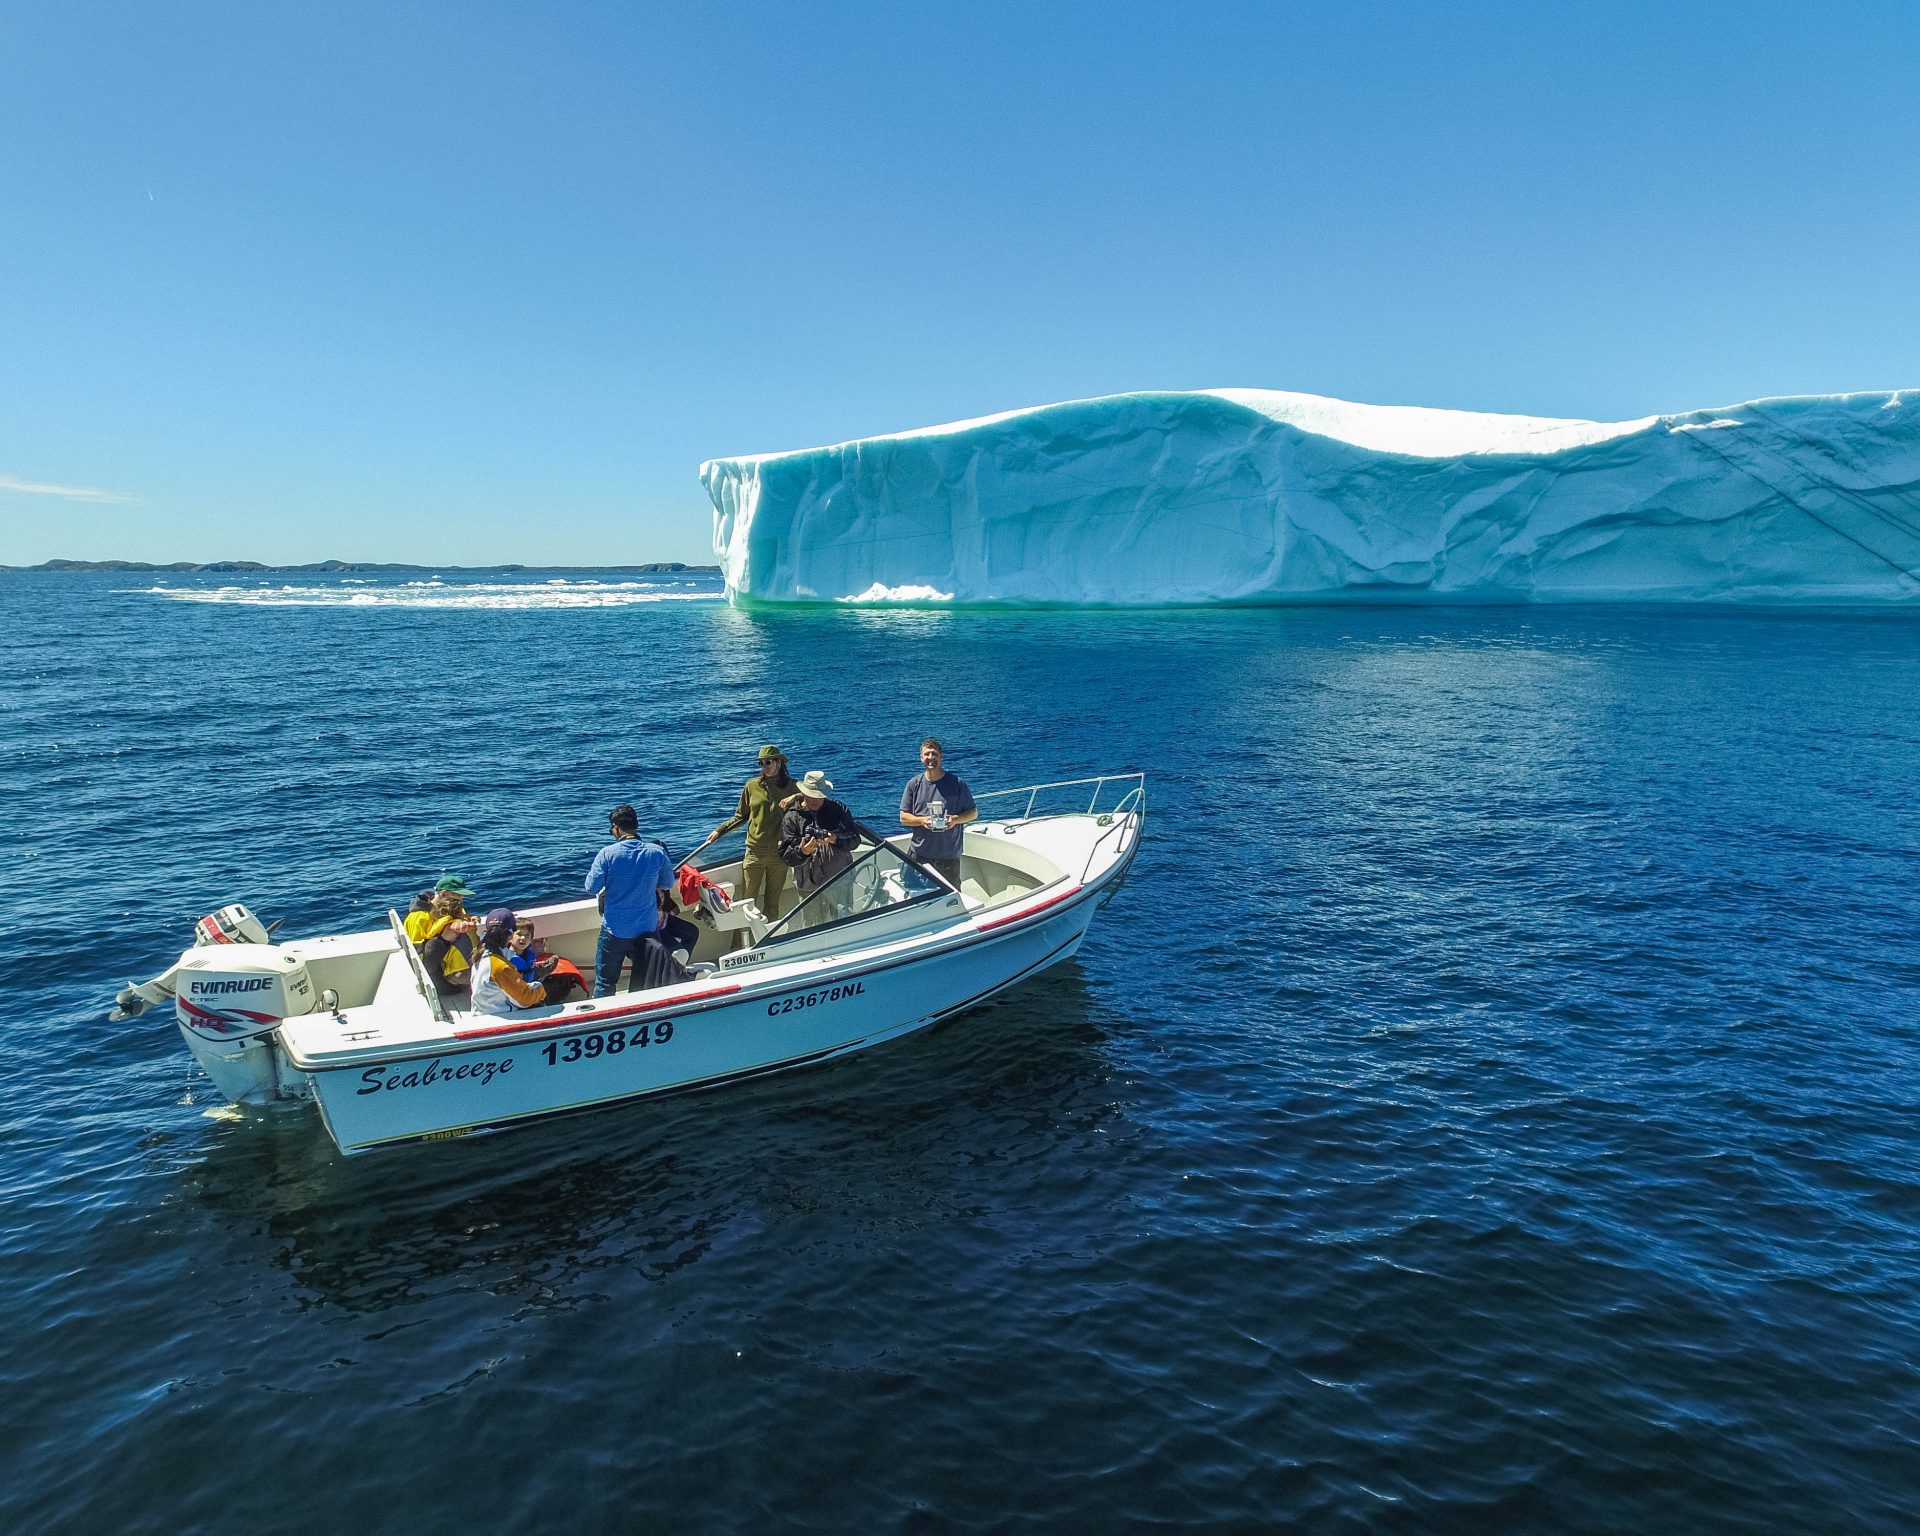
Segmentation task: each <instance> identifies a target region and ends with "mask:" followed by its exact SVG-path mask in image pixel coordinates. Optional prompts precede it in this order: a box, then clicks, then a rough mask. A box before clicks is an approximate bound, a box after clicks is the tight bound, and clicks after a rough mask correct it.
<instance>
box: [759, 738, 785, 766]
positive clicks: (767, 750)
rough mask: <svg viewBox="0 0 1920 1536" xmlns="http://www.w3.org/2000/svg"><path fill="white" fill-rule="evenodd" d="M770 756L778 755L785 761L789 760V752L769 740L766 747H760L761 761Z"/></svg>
mask: <svg viewBox="0 0 1920 1536" xmlns="http://www.w3.org/2000/svg"><path fill="white" fill-rule="evenodd" d="M770 757H777V758H779V759H780V761H781V762H783V763H784V762H785V761H786V760H787V754H786V753H784V752H782V751H781V750H780V749H779V748H778V747H776V746H775V745H774V744H773V743H772V742H768V743H767V744H766V745H765V746H764V747H762V748H761V749H760V761H761V762H763V763H764V762H765V761H766V760H767V759H768V758H770Z"/></svg>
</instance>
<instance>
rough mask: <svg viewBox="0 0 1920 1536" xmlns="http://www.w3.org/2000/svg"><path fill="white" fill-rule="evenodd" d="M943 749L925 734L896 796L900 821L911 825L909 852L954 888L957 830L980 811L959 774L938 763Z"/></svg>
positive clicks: (957, 871)
mask: <svg viewBox="0 0 1920 1536" xmlns="http://www.w3.org/2000/svg"><path fill="white" fill-rule="evenodd" d="M945 757H946V753H945V752H944V751H943V750H942V749H941V746H940V743H939V742H937V741H935V740H934V739H933V737H931V736H929V737H928V738H927V739H926V740H925V741H923V742H921V743H920V766H921V767H922V768H923V769H925V770H926V771H925V772H924V773H917V774H915V775H914V776H913V777H912V778H910V779H908V780H907V787H906V790H905V791H904V792H903V793H902V794H901V796H900V825H901V826H903V827H911V828H913V838H912V840H911V843H910V846H911V848H912V850H913V856H914V857H915V858H916V859H918V860H919V861H920V862H921V863H922V864H925V865H926V866H927V867H928V868H929V869H932V870H933V871H935V873H937V874H938V875H939V876H940V878H941V879H942V880H944V881H946V882H947V884H948V885H950V886H952V887H953V888H954V889H955V890H956V891H957V890H959V889H960V844H961V840H962V838H963V837H964V836H965V834H964V833H963V832H962V831H961V830H960V829H961V828H962V827H964V826H965V825H966V824H967V823H968V822H970V821H972V820H973V819H974V817H976V816H978V815H979V814H980V813H979V812H978V811H977V810H975V809H974V805H973V796H972V794H971V793H969V791H968V789H967V786H966V785H965V784H964V783H962V782H961V780H960V775H959V774H957V773H948V772H947V771H946V770H945V769H944V768H942V767H941V766H940V765H941V763H942V761H943V760H944V759H945Z"/></svg>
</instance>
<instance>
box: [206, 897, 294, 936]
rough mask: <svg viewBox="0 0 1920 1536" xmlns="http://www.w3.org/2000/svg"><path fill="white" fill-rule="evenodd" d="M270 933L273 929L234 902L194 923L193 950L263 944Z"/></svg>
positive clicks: (276, 925)
mask: <svg viewBox="0 0 1920 1536" xmlns="http://www.w3.org/2000/svg"><path fill="white" fill-rule="evenodd" d="M274 926H275V927H278V926H279V925H278V924H275V925H274ZM272 932H273V929H271V928H269V927H268V926H267V925H266V924H265V923H263V922H261V921H260V919H259V918H257V917H255V916H254V915H253V913H252V912H250V911H249V910H248V909H247V908H245V907H243V906H241V905H240V903H239V902H237V901H236V902H234V903H233V905H231V906H227V907H222V908H221V909H220V910H219V911H218V912H209V913H208V914H207V915H206V916H205V917H203V918H201V919H200V921H199V922H197V923H195V924H194V925H193V942H194V947H195V948H198V947H199V946H201V945H203V944H265V943H267V942H268V937H269V935H270V934H271V933H272Z"/></svg>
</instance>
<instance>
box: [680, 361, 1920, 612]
mask: <svg viewBox="0 0 1920 1536" xmlns="http://www.w3.org/2000/svg"><path fill="white" fill-rule="evenodd" d="M700 479H701V483H702V484H703V485H705V487H706V489H707V494H708V495H709V496H710V497H711V498H712V500H713V506H714V521H713V536H714V548H715V551H716V553H717V554H718V555H719V557H720V560H721V562H722V568H723V569H724V571H725V574H726V581H727V590H728V593H729V595H730V596H731V597H732V598H734V599H735V600H736V601H739V600H749V601H765V602H846V603H902V602H906V603H914V602H918V603H1009V604H1020V603H1076V604H1077V603H1094V604H1123V605H1135V604H1157V603H1218V602H1296V601H1305V602H1327V601H1349V602H1351V601H1398V602H1439V601H1461V602H1483V603H1510V602H1528V601H1571V602H1591V601H1622V602H1721V603H1755V604H1767V603H1786V604H1874V605H1879V604H1907V605H1914V606H1916V607H1920V390H1897V391H1893V392H1891V393H1889V392H1885V391H1882V392H1878V393H1873V394H1849V395H1814V396H1803V397H1797V398H1792V399H1775V400H1756V401H1752V402H1750V403H1748V404H1746V405H1735V406H1727V407H1723V408H1719V409H1713V410H1701V411H1690V412H1685V413H1682V414H1678V415H1664V416H1647V417H1643V418H1641V419H1639V420H1637V421H1623V422H1594V421H1566V420H1556V419H1551V418H1547V417H1536V416H1502V415H1490V414H1485V413H1480V412H1472V411H1448V410H1432V409H1426V408H1421V407H1413V406H1379V405H1358V404H1353V403H1351V402H1348V401H1344V400H1330V399H1325V398H1322V397H1320V396H1317V395H1302V394H1289V393H1283V392H1279V391H1274V390H1256V389H1216V390H1203V391H1199V392H1196V393H1189V394H1130V395H1112V396H1108V397H1107V398H1104V399H1099V400H1080V401H1073V402H1070V403H1067V404H1063V405H1048V406H1040V407H1036V408H1034V409H1030V410H1019V411H1009V412H1006V413H1004V414H1002V415H998V416H986V417H981V418H979V419H978V420H974V421H963V422H955V423H952V424H951V425H947V426H940V427H926V428H922V429H920V430H917V431H911V432H901V433H896V434H893V435H891V436H886V437H870V438H862V439H860V440H858V441H855V442H849V443H841V444H838V445H837V446H834V447H830V448H813V449H804V450H801V451H798V452H793V453H770V454H757V455H753V456H750V457H746V458H733V459H714V460H711V461H709V462H708V463H705V464H703V465H701V466H700Z"/></svg>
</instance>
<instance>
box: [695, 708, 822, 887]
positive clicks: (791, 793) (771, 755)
mask: <svg viewBox="0 0 1920 1536" xmlns="http://www.w3.org/2000/svg"><path fill="white" fill-rule="evenodd" d="M799 793H800V786H799V785H798V784H796V783H794V782H793V775H792V774H790V773H788V772H787V759H786V757H785V756H784V755H783V754H782V753H781V751H780V749H779V748H778V747H776V746H774V745H773V744H772V743H768V744H767V745H766V746H764V747H762V748H761V749H760V771H759V772H758V773H756V774H755V775H754V776H753V777H752V778H750V779H748V780H747V782H746V786H745V787H744V788H743V789H742V790H741V791H740V804H739V805H738V806H736V807H735V808H734V812H733V815H731V816H730V817H728V818H727V819H726V820H725V821H723V822H721V823H720V825H719V826H717V827H715V828H714V829H713V833H712V835H711V836H709V837H708V838H707V842H708V843H711V842H714V841H716V840H717V839H719V838H723V837H725V836H726V835H727V834H728V833H729V832H731V831H732V830H733V829H734V828H735V827H737V826H740V825H741V824H742V823H744V824H745V826H746V829H747V854H746V857H745V858H744V859H743V860H742V861H741V864H740V892H739V894H740V895H742V896H744V897H746V898H747V899H748V900H749V901H751V902H752V903H753V904H754V905H755V906H756V907H758V908H759V909H760V911H761V914H762V915H763V916H764V917H765V918H766V920H767V921H768V922H770V923H771V922H777V921H778V920H779V918H780V915H781V906H782V903H783V901H784V900H785V898H786V893H787V883H788V876H787V870H788V865H787V862H786V861H785V860H784V859H782V858H781V857H780V815H781V812H782V811H783V810H784V809H785V806H784V805H783V804H782V802H783V801H785V802H788V803H792V804H797V803H798V799H797V797H798V795H799ZM701 846H702V847H705V846H706V844H705V843H703V844H701Z"/></svg>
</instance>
